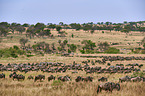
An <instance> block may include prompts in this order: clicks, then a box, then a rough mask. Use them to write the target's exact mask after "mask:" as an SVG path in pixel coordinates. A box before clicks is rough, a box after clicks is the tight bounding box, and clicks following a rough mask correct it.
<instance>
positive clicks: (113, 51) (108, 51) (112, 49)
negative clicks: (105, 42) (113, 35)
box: [105, 47, 120, 54]
mask: <svg viewBox="0 0 145 96" xmlns="http://www.w3.org/2000/svg"><path fill="white" fill-rule="evenodd" d="M105 53H109V54H118V53H120V50H119V49H116V48H114V47H109V48H108V49H107V50H105Z"/></svg>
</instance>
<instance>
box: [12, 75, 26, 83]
mask: <svg viewBox="0 0 145 96" xmlns="http://www.w3.org/2000/svg"><path fill="white" fill-rule="evenodd" d="M12 77H13V80H14V79H17V80H18V81H19V80H20V79H22V80H24V79H25V76H23V75H22V74H13V76H12Z"/></svg>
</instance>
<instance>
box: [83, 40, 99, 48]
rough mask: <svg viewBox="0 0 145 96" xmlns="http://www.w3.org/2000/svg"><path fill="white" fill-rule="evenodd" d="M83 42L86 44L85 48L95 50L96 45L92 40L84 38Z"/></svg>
mask: <svg viewBox="0 0 145 96" xmlns="http://www.w3.org/2000/svg"><path fill="white" fill-rule="evenodd" d="M81 43H82V44H84V46H83V49H89V50H94V47H96V45H95V43H93V42H92V41H91V40H83V41H82V42H81Z"/></svg>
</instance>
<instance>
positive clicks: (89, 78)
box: [82, 76, 93, 82]
mask: <svg viewBox="0 0 145 96" xmlns="http://www.w3.org/2000/svg"><path fill="white" fill-rule="evenodd" d="M82 81H91V82H92V81H93V77H90V76H88V77H86V78H82Z"/></svg>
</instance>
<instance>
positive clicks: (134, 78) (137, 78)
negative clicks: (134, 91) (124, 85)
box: [131, 77, 143, 82]
mask: <svg viewBox="0 0 145 96" xmlns="http://www.w3.org/2000/svg"><path fill="white" fill-rule="evenodd" d="M141 80H143V79H142V78H141V77H133V78H131V81H133V82H140V81H141Z"/></svg>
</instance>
